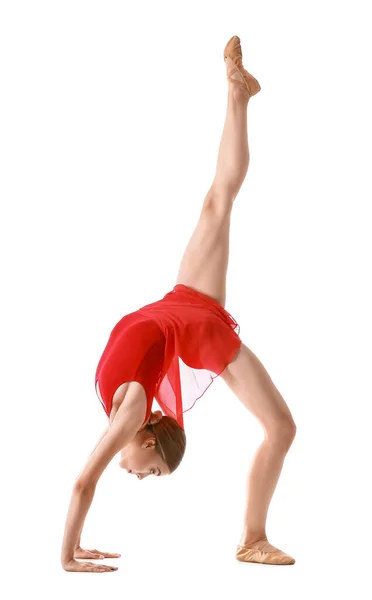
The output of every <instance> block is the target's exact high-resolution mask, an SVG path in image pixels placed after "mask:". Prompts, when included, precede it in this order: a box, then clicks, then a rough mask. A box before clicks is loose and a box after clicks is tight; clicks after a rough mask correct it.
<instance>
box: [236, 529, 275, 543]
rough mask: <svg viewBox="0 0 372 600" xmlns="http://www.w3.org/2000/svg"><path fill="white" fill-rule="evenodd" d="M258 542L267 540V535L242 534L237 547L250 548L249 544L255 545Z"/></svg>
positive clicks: (263, 533)
mask: <svg viewBox="0 0 372 600" xmlns="http://www.w3.org/2000/svg"><path fill="white" fill-rule="evenodd" d="M259 540H267V541H268V539H267V535H266V533H265V532H261V533H249V534H243V535H242V537H241V538H240V541H239V545H240V546H250V545H251V544H255V543H256V542H258V541H259Z"/></svg>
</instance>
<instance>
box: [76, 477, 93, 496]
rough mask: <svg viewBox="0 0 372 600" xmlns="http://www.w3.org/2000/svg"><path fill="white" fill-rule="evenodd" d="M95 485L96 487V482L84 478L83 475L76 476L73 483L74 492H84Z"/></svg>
mask: <svg viewBox="0 0 372 600" xmlns="http://www.w3.org/2000/svg"><path fill="white" fill-rule="evenodd" d="M95 487H96V484H95V483H94V482H92V481H88V480H87V479H84V478H83V477H78V478H77V479H76V481H75V483H74V492H77V493H78V494H82V493H84V492H88V491H90V490H94V489H95Z"/></svg>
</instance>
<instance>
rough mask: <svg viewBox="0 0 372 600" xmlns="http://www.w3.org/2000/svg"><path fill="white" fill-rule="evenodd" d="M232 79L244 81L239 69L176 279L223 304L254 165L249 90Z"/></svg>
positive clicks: (230, 67) (231, 66)
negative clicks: (240, 206)
mask: <svg viewBox="0 0 372 600" xmlns="http://www.w3.org/2000/svg"><path fill="white" fill-rule="evenodd" d="M225 62H226V69H227V76H229V75H230V73H231V72H233V71H234V64H233V62H232V61H231V60H230V59H229V58H227V59H226V61H225ZM240 79H241V78H240ZM233 80H236V81H238V80H239V73H234V74H233V75H232V79H228V97H227V112H226V119H225V123H224V127H223V132H222V138H221V142H220V146H219V152H218V158H217V166H216V173H215V177H214V180H213V182H212V185H211V187H210V189H209V191H208V193H207V195H206V197H205V199H204V202H203V206H202V210H201V214H200V217H199V220H198V223H197V225H196V227H195V229H194V231H193V233H192V235H191V238H190V240H189V242H188V245H187V246H186V249H185V252H184V254H183V257H182V260H181V264H180V268H179V272H178V276H177V281H176V283H183V284H184V285H188V286H189V287H192V288H194V289H196V290H198V291H200V292H202V293H204V294H207V295H208V296H211V297H212V298H214V299H215V300H217V301H218V302H220V304H222V306H225V301H226V274H227V267H228V260H229V234H230V216H231V210H232V205H233V201H234V199H235V197H236V195H237V194H238V192H239V189H240V187H241V185H242V183H243V181H244V178H245V175H246V173H247V170H248V164H249V149H248V133H247V107H248V100H249V95H248V94H247V92H246V90H244V89H243V88H242V87H241V85H239V84H238V83H236V81H235V82H234V81H233Z"/></svg>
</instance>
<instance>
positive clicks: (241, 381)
mask: <svg viewBox="0 0 372 600" xmlns="http://www.w3.org/2000/svg"><path fill="white" fill-rule="evenodd" d="M221 377H222V379H223V380H224V381H225V383H226V384H227V385H228V387H229V388H230V389H231V390H232V391H233V392H234V394H235V395H236V396H237V398H238V399H239V400H240V401H241V402H242V403H243V404H244V406H245V407H246V408H247V409H248V410H249V411H250V412H251V413H252V414H253V415H254V416H255V417H256V418H257V419H258V421H259V422H260V423H261V425H262V426H263V428H264V430H265V432H266V433H270V432H276V431H277V430H278V424H280V423H282V424H283V425H294V421H293V417H292V414H291V412H290V410H289V408H288V406H287V404H286V402H285V400H284V398H283V396H282V395H281V394H280V392H279V390H278V389H277V388H276V386H275V384H274V382H273V381H272V379H271V377H270V375H269V374H268V372H267V370H266V369H265V367H264V366H263V364H262V363H261V361H260V360H259V358H258V357H257V356H256V355H255V354H254V352H252V351H251V350H250V349H249V348H248V347H247V346H246V345H245V344H243V343H242V344H241V346H240V349H239V352H238V354H237V355H236V357H235V358H234V360H233V361H232V362H231V363H230V364H229V365H227V367H226V369H225V370H224V371H223V372H222V373H221Z"/></svg>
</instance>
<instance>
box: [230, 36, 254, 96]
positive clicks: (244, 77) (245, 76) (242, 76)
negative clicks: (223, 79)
mask: <svg viewBox="0 0 372 600" xmlns="http://www.w3.org/2000/svg"><path fill="white" fill-rule="evenodd" d="M223 57H224V60H225V61H226V59H227V58H229V59H230V60H231V61H232V63H234V64H231V67H230V68H228V69H227V79H228V81H231V82H232V83H234V84H235V85H238V86H239V87H241V88H242V89H244V90H246V92H247V96H248V99H249V98H250V97H251V96H254V95H255V94H257V92H259V91H260V89H261V86H260V84H259V83H258V81H257V79H255V78H254V77H253V75H251V74H250V73H248V71H247V70H246V69H245V68H244V67H243V62H242V59H243V54H242V49H241V46H240V38H239V37H238V36H237V35H233V37H232V38H231V39H230V40H229V41H228V42H227V44H226V46H225V50H224V52H223ZM236 74H238V76H239V78H237V76H236ZM233 75H234V77H233Z"/></svg>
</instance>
